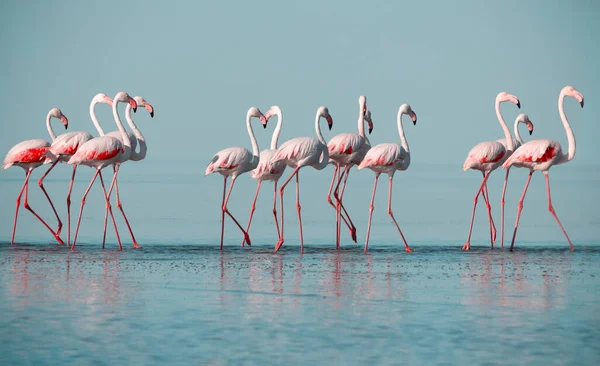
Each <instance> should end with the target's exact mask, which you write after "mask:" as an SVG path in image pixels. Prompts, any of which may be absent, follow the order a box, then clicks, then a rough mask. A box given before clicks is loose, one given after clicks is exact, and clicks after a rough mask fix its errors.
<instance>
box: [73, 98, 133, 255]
mask: <svg viewBox="0 0 600 366" xmlns="http://www.w3.org/2000/svg"><path fill="white" fill-rule="evenodd" d="M119 103H129V104H130V105H131V107H132V108H133V111H134V112H135V111H136V109H137V103H136V101H135V99H133V98H131V97H130V96H129V94H127V93H125V92H119V93H117V95H115V97H114V98H113V104H112V110H113V117H114V119H115V123H116V124H117V127H118V128H119V131H120V132H121V138H122V139H121V140H119V139H117V138H114V137H112V136H101V137H96V138H93V139H91V140H89V141H88V142H86V143H84V144H83V145H81V146H79V148H78V149H77V151H76V152H75V154H73V156H72V157H71V159H69V161H68V162H67V163H68V164H71V165H87V166H89V167H92V168H95V169H96V172H95V173H94V176H93V177H92V180H91V181H90V184H89V185H88V187H87V189H86V190H85V193H84V194H83V197H81V207H80V208H79V217H78V218H77V227H76V228H75V237H74V238H73V245H72V246H71V249H72V250H75V245H76V243H77V234H79V226H80V225H81V216H82V214H83V207H84V206H85V200H86V198H87V195H88V193H89V192H90V189H91V188H92V186H93V185H94V182H95V181H96V177H98V176H100V183H101V184H102V191H103V192H104V199H105V200H106V206H107V207H108V209H109V211H110V215H111V218H112V221H113V224H114V227H115V232H116V235H117V241H118V243H119V249H123V247H122V246H121V239H120V238H119V232H118V229H117V224H116V222H115V218H114V215H113V212H112V209H111V207H110V201H109V199H108V195H107V193H106V187H105V186H104V179H103V178H102V169H104V168H106V167H107V166H109V165H112V164H113V163H114V162H116V161H118V159H119V153H124V154H128V152H127V150H130V149H131V142H130V140H129V137H128V136H127V132H126V131H125V128H124V127H123V123H121V119H120V118H119V112H118V110H117V106H118V104H119ZM121 141H122V142H121ZM115 178H116V175H114V176H113V183H114V180H115ZM113 183H111V185H112V184H113Z"/></svg>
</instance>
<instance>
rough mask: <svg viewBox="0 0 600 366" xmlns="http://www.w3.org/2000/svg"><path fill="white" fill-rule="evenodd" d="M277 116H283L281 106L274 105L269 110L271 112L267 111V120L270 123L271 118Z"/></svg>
mask: <svg viewBox="0 0 600 366" xmlns="http://www.w3.org/2000/svg"><path fill="white" fill-rule="evenodd" d="M276 115H281V108H279V106H276V105H272V106H271V108H269V110H268V111H267V113H265V119H266V120H267V121H269V118H271V117H273V116H276ZM265 127H266V126H265Z"/></svg>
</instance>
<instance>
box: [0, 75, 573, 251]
mask: <svg viewBox="0 0 600 366" xmlns="http://www.w3.org/2000/svg"><path fill="white" fill-rule="evenodd" d="M566 97H571V98H574V99H575V100H577V102H579V103H580V105H581V107H583V105H584V99H583V94H581V93H580V92H579V91H577V90H576V89H575V88H574V87H572V86H566V87H564V88H563V89H562V90H561V92H560V95H559V99H558V109H559V115H560V118H561V121H562V124H563V127H564V129H565V131H566V134H567V139H568V151H567V153H566V154H565V153H563V151H562V147H561V145H560V144H559V143H558V142H557V141H555V140H545V139H544V140H531V141H528V142H524V141H523V140H522V138H521V135H520V133H519V125H520V124H524V125H525V126H527V129H528V131H529V134H530V135H531V134H532V132H533V130H534V125H533V123H532V122H531V120H530V119H529V116H528V115H526V114H523V113H521V114H519V115H518V116H517V117H516V119H515V122H514V137H513V136H512V135H511V131H510V129H509V128H508V126H507V124H506V122H505V120H504V118H503V116H502V113H501V110H500V106H501V104H502V103H505V102H509V103H512V104H514V105H516V106H517V108H519V109H520V108H521V102H520V100H519V98H518V97H517V96H515V95H512V94H509V93H506V92H501V93H499V94H498V95H497V96H496V100H495V111H496V117H497V119H498V122H499V124H500V127H501V128H502V132H503V135H504V137H503V138H500V139H497V140H492V141H486V142H482V143H479V144H477V145H475V146H474V147H473V148H472V149H471V150H470V151H469V153H468V155H467V158H466V160H465V162H464V164H463V170H468V169H472V170H478V171H480V172H481V174H482V180H481V184H480V185H479V188H478V190H477V192H476V193H475V196H474V200H473V209H472V211H471V220H470V225H469V232H468V236H467V241H466V242H465V244H464V245H463V247H462V250H470V248H471V235H472V231H473V225H474V219H475V211H476V209H477V203H478V199H479V196H480V195H481V196H482V197H483V201H484V202H485V206H486V211H487V216H488V221H489V227H490V244H491V248H492V249H493V248H494V243H495V242H496V234H497V229H496V225H495V223H494V219H493V215H492V208H491V203H490V202H491V196H490V192H489V190H488V186H487V181H488V179H489V176H490V174H491V173H492V172H493V171H494V170H496V169H498V168H500V167H502V168H504V169H505V171H506V173H505V177H504V185H503V188H502V193H501V199H500V204H501V220H500V222H501V225H500V238H501V239H500V246H501V247H504V231H505V222H504V217H505V215H504V214H505V207H504V206H505V195H506V189H507V185H508V177H509V171H510V168H511V167H513V166H514V167H517V168H527V169H529V175H528V178H527V181H526V183H525V188H524V190H523V193H522V195H521V198H520V200H519V203H518V205H517V217H516V222H515V227H514V232H513V236H512V240H511V245H510V250H511V251H512V250H513V248H514V244H515V239H516V234H517V229H518V225H519V220H520V217H521V212H522V210H523V200H524V198H525V194H526V192H527V189H528V187H529V183H530V181H531V176H532V175H533V172H534V171H536V170H539V171H541V172H542V173H543V174H544V177H545V180H546V191H547V198H548V209H549V211H550V213H551V214H552V216H553V217H554V218H555V219H556V221H557V223H558V225H559V227H560V228H561V230H562V232H563V233H564V235H565V237H566V239H567V241H568V243H569V247H570V250H574V246H573V244H572V242H571V239H570V238H569V236H568V235H567V232H566V231H565V229H564V227H563V225H562V223H561V222H560V220H559V218H558V216H557V214H556V211H555V209H554V207H553V205H552V199H551V194H550V181H549V176H548V171H549V169H550V168H551V167H552V166H554V165H559V164H564V163H567V162H568V161H571V160H572V159H573V158H574V157H575V136H574V134H573V131H572V129H571V126H570V124H569V121H568V120H567V117H566V114H565V112H564V100H565V98H566ZM99 103H104V104H108V105H109V106H111V107H112V112H113V118H114V121H115V124H116V125H117V130H116V131H114V132H110V133H108V134H105V133H104V130H103V129H102V127H101V126H100V124H99V122H98V119H97V118H96V115H95V106H96V105H97V104H99ZM119 103H123V104H126V110H125V116H126V120H127V124H128V126H129V127H130V128H131V130H132V131H133V134H131V133H129V132H127V131H126V130H125V127H124V126H123V123H122V122H121V119H120V116H119V112H118V108H117V107H118V104H119ZM358 104H359V113H358V133H341V134H338V135H336V136H334V137H333V138H331V139H330V140H329V142H327V141H326V140H325V138H324V137H323V134H322V132H321V124H322V121H323V120H324V121H325V122H326V123H327V127H328V129H329V130H331V129H332V127H333V117H332V116H331V114H330V112H329V109H328V108H327V107H325V106H321V107H319V108H318V109H317V112H316V115H315V121H314V126H315V134H316V137H296V138H293V139H291V140H288V141H285V142H284V143H282V144H281V145H280V146H278V142H279V136H280V133H281V130H282V126H283V113H282V110H281V108H280V107H279V106H276V105H274V106H271V107H270V108H269V110H268V111H266V113H264V114H263V112H261V111H260V109H258V108H256V107H251V108H250V109H248V111H247V113H246V120H245V124H246V129H247V131H248V135H249V137H250V143H251V147H252V150H249V149H247V148H245V147H230V148H226V149H223V150H221V151H219V152H217V153H216V154H215V155H214V156H213V158H212V159H211V161H210V163H209V164H208V166H207V167H206V170H205V175H210V174H213V173H219V174H220V175H221V176H222V177H223V197H222V203H221V240H220V248H221V249H223V246H224V237H225V218H226V216H228V217H229V218H230V219H231V220H232V221H233V222H234V223H235V224H236V226H237V227H238V229H239V230H240V232H241V234H242V243H241V246H244V245H246V244H247V245H248V246H251V245H252V243H251V240H250V235H249V232H250V228H251V224H252V218H253V216H254V212H255V210H256V200H257V198H258V195H259V192H260V188H261V185H262V183H263V182H265V181H272V182H273V209H272V214H273V218H274V221H275V228H276V231H277V242H276V243H275V246H274V250H275V252H277V251H278V250H279V249H280V248H281V247H282V246H283V244H284V242H285V220H284V205H283V198H284V192H285V188H286V187H287V185H288V184H289V183H290V182H291V181H292V179H295V182H296V211H297V216H298V225H299V230H300V251H301V252H303V251H304V235H303V226H302V206H301V204H300V170H301V169H302V168H304V167H312V168H314V169H316V170H323V169H325V168H326V167H327V166H328V165H329V164H332V165H333V176H332V179H331V182H330V185H329V190H328V193H327V202H328V203H329V204H330V205H331V206H332V207H333V209H334V210H335V222H336V229H335V243H336V248H337V249H339V248H340V247H341V235H340V233H341V227H342V223H343V225H345V226H346V227H347V228H348V230H349V232H350V236H351V238H352V240H353V241H354V242H356V241H357V231H356V226H355V225H354V222H353V221H352V219H351V218H350V215H349V213H348V210H347V209H346V207H345V206H344V202H343V197H344V191H345V189H346V185H347V181H348V176H349V173H350V170H351V169H352V167H354V166H356V167H357V170H359V171H360V170H363V169H365V168H368V169H370V170H372V171H373V173H374V174H375V179H374V184H373V192H372V196H371V201H370V205H369V213H368V224H367V230H366V237H365V245H364V251H365V252H367V251H368V248H369V238H370V234H371V221H372V214H373V210H374V200H375V194H376V191H377V183H378V181H379V176H380V175H381V174H382V173H385V174H387V175H388V178H389V180H388V205H387V212H388V215H389V216H390V218H391V221H392V222H393V224H394V226H395V227H396V229H397V230H398V234H399V236H400V238H401V240H402V243H403V244H404V247H405V250H406V251H407V252H412V251H413V250H412V248H411V247H410V246H409V244H408V241H407V240H406V238H405V236H404V234H403V232H402V230H401V229H400V225H399V224H398V222H397V220H396V218H395V217H394V213H393V210H392V191H393V179H394V175H395V173H396V172H397V171H405V170H407V169H408V168H409V166H410V148H409V145H408V141H407V139H406V135H405V133H404V126H403V121H402V119H403V116H407V117H408V118H410V120H411V121H412V122H413V124H414V125H416V123H417V114H416V113H415V111H414V110H413V109H412V107H411V106H410V105H409V104H402V105H400V107H399V108H398V114H397V117H396V123H397V128H398V135H399V140H400V143H394V142H390V143H380V144H377V145H374V146H372V145H371V142H370V141H369V138H368V136H367V133H366V131H365V123H366V124H367V131H368V134H369V135H370V134H371V133H372V131H373V120H372V118H371V111H370V110H369V109H368V107H367V98H366V97H365V96H360V97H359V98H358ZM138 107H143V108H145V109H146V110H147V111H148V112H149V113H150V116H151V117H153V116H154V108H153V107H152V105H151V104H150V103H148V102H147V101H146V100H145V99H143V98H141V97H134V98H132V97H130V96H129V95H128V94H127V93H125V92H119V93H117V94H116V95H115V97H114V98H112V99H111V98H110V97H108V96H106V95H104V94H98V95H96V96H95V97H94V98H93V99H92V102H91V104H90V116H91V119H92V122H93V124H94V126H95V128H96V130H97V131H98V134H99V137H95V138H94V137H92V135H90V134H89V133H87V132H69V133H65V134H63V135H59V136H56V134H55V133H54V131H53V129H52V125H51V121H52V118H56V119H59V120H60V121H61V122H62V124H63V125H64V127H65V128H67V127H68V119H67V117H65V115H64V114H63V113H62V111H61V110H60V109H58V108H54V109H52V110H50V112H49V113H48V115H47V117H46V126H47V129H48V132H49V134H50V137H51V139H52V142H48V141H46V140H41V139H35V140H27V141H23V142H21V143H19V144H17V145H15V146H14V147H13V148H12V149H11V150H10V151H9V152H8V154H7V155H6V158H5V159H4V164H3V167H4V168H5V169H6V168H8V167H11V166H19V167H21V168H23V169H24V170H25V180H24V182H23V185H22V187H21V189H20V191H19V194H18V196H17V200H16V209H15V218H14V223H13V231H12V238H11V243H14V238H15V232H16V227H17V218H18V213H19V206H20V203H21V198H22V197H23V194H24V195H25V197H24V203H23V206H24V207H25V208H26V209H27V210H28V211H30V212H31V213H32V214H33V215H34V216H35V217H36V218H37V219H38V220H39V221H40V222H42V224H43V225H44V226H45V227H46V228H47V229H48V230H49V231H50V233H51V234H52V236H53V237H54V238H55V240H56V241H57V242H58V243H60V244H65V243H64V242H63V240H62V239H61V237H60V234H61V230H62V225H63V224H62V221H61V219H60V217H59V215H58V213H57V211H56V209H55V207H54V204H53V203H52V200H51V198H50V196H49V195H48V193H47V192H46V190H45V188H44V185H43V181H44V179H45V178H46V177H47V175H48V174H49V173H50V172H51V171H52V170H53V169H54V167H55V166H56V165H57V164H58V163H59V162H66V163H67V164H71V165H73V172H72V176H71V181H70V184H69V189H68V192H67V198H66V202H67V227H68V234H67V235H68V236H67V245H69V246H70V247H71V249H75V245H76V242H77V236H78V233H79V229H80V225H81V217H82V215H83V209H84V206H85V202H86V198H87V195H88V193H89V191H90V189H91V187H92V186H93V184H94V183H95V181H96V179H97V178H99V180H100V184H101V186H102V190H103V194H104V200H105V218H104V237H103V242H102V247H103V248H104V243H105V241H106V228H107V223H108V216H109V215H110V217H111V221H112V223H113V226H114V228H115V233H116V235H117V241H118V244H119V249H122V244H121V239H120V237H119V234H118V230H117V224H116V221H115V217H114V214H113V210H112V205H111V202H110V197H111V193H112V191H113V189H114V190H115V191H116V202H117V207H118V208H119V210H120V211H121V214H122V215H123V218H124V220H125V223H126V225H127V228H128V230H129V233H130V235H131V239H132V242H133V247H134V248H139V247H140V246H139V244H138V242H137V240H136V239H135V236H134V233H133V230H132V229H131V226H130V223H129V220H128V218H127V216H126V215H125V211H124V209H123V205H122V202H121V200H120V196H119V186H118V181H117V177H118V174H119V168H120V166H121V164H122V163H124V162H126V161H129V160H131V161H139V160H142V159H144V157H145V156H146V151H147V147H146V141H145V138H144V136H143V135H142V133H141V132H140V130H139V128H138V127H137V125H136V124H135V122H134V121H133V119H132V115H131V111H132V110H133V111H134V112H135V111H136V109H137V108H138ZM273 116H277V126H276V128H275V130H274V132H273V135H272V138H271V145H270V146H269V149H266V150H263V151H260V150H259V147H258V142H257V140H256V137H255V135H254V130H253V123H254V122H253V119H258V121H260V123H261V125H262V127H263V128H266V127H267V124H268V122H269V120H270V119H271V118H272V117H273ZM137 145H139V152H136V147H137ZM45 164H50V166H49V168H48V170H47V171H46V172H45V173H44V174H43V175H42V176H41V178H40V179H39V182H38V184H39V187H40V188H41V190H42V191H43V193H44V195H45V197H46V198H47V200H48V202H49V203H50V206H51V207H52V210H53V212H54V214H55V216H56V219H57V221H58V226H57V229H56V230H53V229H52V227H50V226H49V225H48V224H47V223H46V222H45V221H44V220H43V219H42V218H41V217H40V216H39V215H38V214H37V213H36V212H35V211H34V210H33V208H31V206H30V205H29V202H28V193H29V179H30V177H31V174H32V171H33V170H34V169H35V168H37V167H39V166H42V165H45ZM79 165H86V166H89V167H91V168H94V169H95V171H94V174H93V177H92V179H91V181H90V183H89V185H88V186H87V189H86V190H85V193H84V194H83V197H82V198H81V205H80V208H79V216H78V218H77V225H76V228H75V233H74V237H73V240H72V241H71V214H70V212H71V211H70V205H71V199H70V197H71V192H72V189H73V182H74V179H75V173H76V169H77V167H78V166H79ZM109 166H112V168H113V177H112V181H111V183H110V186H109V188H108V190H107V189H106V185H105V183H104V178H103V176H102V170H103V169H104V168H106V167H109ZM287 167H290V169H291V170H292V171H291V173H290V174H289V176H287V178H286V179H285V180H284V182H283V184H281V186H279V187H278V185H279V179H280V178H281V177H282V176H283V174H284V173H285V170H286V168H287ZM248 172H249V173H250V176H251V177H252V178H254V179H255V180H256V181H257V185H256V193H255V195H254V199H253V201H252V205H251V208H250V214H249V218H248V223H247V225H246V227H243V226H242V225H241V223H240V221H239V220H238V219H237V218H236V217H235V216H234V215H233V213H232V212H231V211H230V210H229V208H228V202H229V199H230V196H231V193H232V191H233V187H234V185H235V182H236V180H237V178H238V177H239V176H240V175H242V174H244V173H248ZM229 178H231V181H230V183H229V188H228V185H227V181H228V179H229ZM332 194H333V199H332ZM278 197H279V201H280V202H279V203H280V206H279V212H278V210H277V198H278ZM278 214H279V215H278Z"/></svg>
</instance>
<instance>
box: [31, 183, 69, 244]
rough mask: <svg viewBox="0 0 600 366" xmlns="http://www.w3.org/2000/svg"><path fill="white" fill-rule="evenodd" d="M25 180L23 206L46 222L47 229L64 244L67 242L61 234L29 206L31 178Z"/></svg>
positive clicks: (43, 222)
mask: <svg viewBox="0 0 600 366" xmlns="http://www.w3.org/2000/svg"><path fill="white" fill-rule="evenodd" d="M30 176H31V175H30ZM25 182H26V183H25V202H23V207H25V208H26V209H27V210H28V211H29V212H31V213H32V214H33V216H35V217H36V218H37V219H38V220H40V221H41V223H42V224H44V226H45V227H46V229H48V230H50V232H51V233H52V235H53V236H54V238H55V239H56V241H58V242H59V244H64V243H65V242H64V241H62V239H61V238H60V236H58V234H57V233H55V232H54V230H52V228H50V226H49V225H48V224H46V221H44V219H42V218H41V217H40V215H38V214H37V213H36V212H35V211H33V208H31V206H29V202H28V198H29V178H27V180H26V181H25Z"/></svg>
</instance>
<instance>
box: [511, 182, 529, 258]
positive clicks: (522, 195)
mask: <svg viewBox="0 0 600 366" xmlns="http://www.w3.org/2000/svg"><path fill="white" fill-rule="evenodd" d="M532 175H533V170H530V171H529V176H528V177H527V181H526V182H525V188H524V189H523V193H522V194H521V198H520V199H519V204H518V205H517V219H516V220H515V231H514V232H513V238H512V242H511V243H510V251H511V252H512V250H513V247H514V246H515V238H516V237H517V229H518V228H519V220H520V219H521V211H523V200H525V193H527V188H528V187H529V182H531V176H532Z"/></svg>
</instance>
